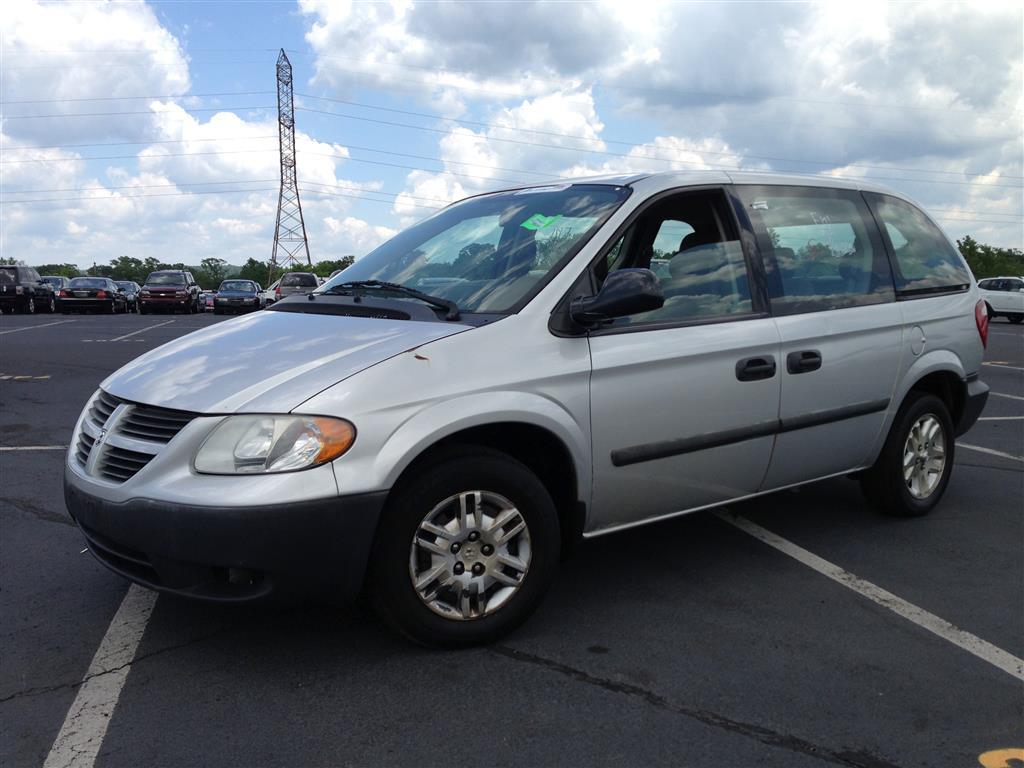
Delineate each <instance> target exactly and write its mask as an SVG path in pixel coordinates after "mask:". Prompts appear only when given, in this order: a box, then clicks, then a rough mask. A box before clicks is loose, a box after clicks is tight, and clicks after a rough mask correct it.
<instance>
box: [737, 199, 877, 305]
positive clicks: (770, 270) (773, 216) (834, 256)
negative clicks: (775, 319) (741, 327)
mask: <svg viewBox="0 0 1024 768" xmlns="http://www.w3.org/2000/svg"><path fill="white" fill-rule="evenodd" d="M736 191H737V193H738V194H739V197H740V199H741V200H742V201H743V205H744V207H745V208H746V212H747V215H748V216H749V217H750V220H751V223H752V224H753V225H754V230H755V233H756V235H757V240H758V247H759V249H760V251H761V256H762V258H763V259H764V264H765V271H766V274H767V278H768V288H769V295H770V296H771V301H772V312H773V313H775V314H781V315H792V314H799V313H802V312H817V311H822V310H829V309H841V308H843V307H855V306H861V305H865V304H878V303H881V302H886V301H893V300H894V298H895V296H894V293H893V281H892V272H891V270H890V268H889V262H888V259H887V257H886V255H885V251H884V249H883V247H882V243H881V240H880V239H879V237H878V230H877V228H876V227H875V224H874V222H873V221H872V220H871V214H870V212H869V211H868V209H867V206H866V205H865V204H864V200H863V199H862V198H861V196H860V194H859V193H857V192H853V191H847V190H839V189H827V188H820V187H781V186H780V187H767V186H766V187H746V186H741V187H737V188H736Z"/></svg>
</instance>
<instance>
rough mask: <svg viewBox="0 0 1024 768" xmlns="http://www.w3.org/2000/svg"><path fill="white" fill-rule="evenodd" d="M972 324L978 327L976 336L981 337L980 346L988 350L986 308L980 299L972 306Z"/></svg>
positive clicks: (983, 301)
mask: <svg viewBox="0 0 1024 768" xmlns="http://www.w3.org/2000/svg"><path fill="white" fill-rule="evenodd" d="M974 323H975V325H977V326H978V335H979V336H980V337H981V346H982V347H984V348H985V349H988V307H987V305H986V304H985V300H984V299H980V300H979V301H978V303H977V304H975V305H974Z"/></svg>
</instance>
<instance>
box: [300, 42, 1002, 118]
mask: <svg viewBox="0 0 1024 768" xmlns="http://www.w3.org/2000/svg"><path fill="white" fill-rule="evenodd" d="M286 50H288V51H289V52H291V53H295V54H297V55H299V56H307V57H309V56H316V57H317V59H318V60H320V61H323V60H327V61H349V62H354V63H357V64H366V65H368V66H371V67H373V68H374V69H378V70H379V69H380V68H387V67H391V68H400V69H414V70H419V71H423V72H429V73H431V74H434V75H437V76H443V75H451V76H456V77H468V78H476V77H477V75H476V73H473V72H470V71H467V70H457V69H440V68H437V67H428V66H423V65H417V64H397V63H395V62H386V63H385V62H379V61H367V60H365V59H356V58H352V57H348V56H335V55H330V56H327V55H323V54H317V53H315V52H308V51H294V50H291V49H286ZM335 69H340V70H341V71H347V70H345V69H344V68H342V67H335ZM356 71H357V72H358V71H365V70H356ZM506 79H509V80H527V81H535V82H540V83H552V84H554V85H558V86H560V87H565V79H564V78H545V77H539V76H537V75H517V76H510V77H508V78H506ZM580 85H585V86H586V87H588V88H592V87H600V88H606V89H608V90H613V91H638V92H645V93H670V94H676V95H679V96H697V97H702V98H707V97H714V98H719V99H735V98H736V97H737V95H741V94H735V93H724V92H721V91H694V90H684V89H681V88H651V87H648V86H642V85H626V84H616V83H605V82H596V81H595V82H590V83H584V82H583V81H580ZM484 90H489V91H492V92H493V90H492V89H484ZM507 93H509V95H513V94H511V92H507ZM515 95H517V96H518V95H521V94H515ZM759 101H786V102H795V103H806V104H826V105H829V106H843V107H854V108H857V109H879V110H882V109H885V110H893V109H903V110H923V111H932V112H954V113H959V112H963V113H967V114H993V115H1000V116H1009V115H1013V114H1016V111H1014V112H994V111H989V112H986V111H983V110H975V109H952V108H950V107H949V106H948V105H946V106H941V107H925V106H917V105H908V104H877V103H875V104H863V103H859V102H852V101H836V100H833V99H809V98H797V97H793V96H768V97H765V98H763V99H759Z"/></svg>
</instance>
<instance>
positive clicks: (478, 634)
mask: <svg viewBox="0 0 1024 768" xmlns="http://www.w3.org/2000/svg"><path fill="white" fill-rule="evenodd" d="M470 490H482V491H490V492H493V493H497V494H500V495H501V496H504V497H505V498H506V499H508V500H509V501H511V502H512V503H513V504H514V505H515V507H516V509H517V510H518V511H519V513H520V514H521V515H522V518H523V520H524V521H525V522H526V526H527V530H528V532H529V536H530V547H531V557H530V561H529V568H528V569H527V571H526V575H525V576H524V577H523V578H522V580H521V582H520V586H519V588H518V590H517V591H516V592H515V593H514V594H513V595H512V596H511V597H510V598H509V599H508V600H507V602H505V603H504V604H502V605H501V606H500V607H498V608H497V609H496V610H495V611H494V612H493V613H490V614H486V615H484V616H480V617H477V618H473V619H469V620H458V619H452V618H445V617H443V616H441V615H439V614H437V613H435V612H434V611H433V610H431V609H430V608H429V607H427V605H426V604H424V602H423V601H422V600H421V599H420V597H419V595H418V594H417V592H416V591H415V588H414V586H413V584H412V579H411V577H410V573H409V556H410V550H411V547H412V544H413V540H414V536H415V535H416V532H417V530H418V529H419V525H420V523H421V522H422V521H423V519H424V518H425V517H426V516H427V515H428V513H430V511H431V510H432V509H433V508H434V507H435V506H437V505H438V504H440V503H441V502H442V501H444V500H445V499H447V498H449V497H451V496H453V495H456V494H458V493H461V492H465V491H470ZM560 547H561V533H560V530H559V523H558V514H557V512H556V511H555V505H554V502H552V500H551V496H550V494H549V493H548V491H547V489H546V488H545V487H544V485H543V484H542V483H541V482H540V480H539V479H538V478H537V476H536V475H534V474H533V472H531V471H530V470H529V469H528V468H527V467H526V466H524V465H523V464H521V463H520V462H518V461H516V460H515V459H513V458H511V457H510V456H506V455H505V454H503V453H499V452H497V451H492V450H489V449H485V448H479V447H463V448H458V449H452V450H450V451H447V452H445V453H444V454H443V455H439V456H438V457H437V458H435V459H434V460H432V461H428V462H425V463H424V464H423V465H421V466H420V467H418V468H417V469H416V470H414V474H413V475H412V476H411V477H410V478H409V479H408V480H404V481H403V482H402V483H401V484H400V485H399V486H397V487H396V488H395V490H394V491H393V493H392V495H391V498H390V499H389V501H388V504H387V507H386V508H385V510H384V513H383V515H382V517H381V521H380V524H379V526H378V528H377V535H376V538H375V541H374V545H373V550H372V552H371V556H370V567H369V569H368V578H367V586H368V590H367V591H368V593H369V597H370V600H371V603H372V605H373V606H374V608H375V609H376V611H377V613H378V614H379V615H380V616H381V618H382V619H384V621H386V622H387V623H388V624H390V625H391V626H393V627H394V628H395V629H397V630H398V631H399V632H401V633H402V634H404V635H405V636H406V637H408V638H409V639H411V640H413V641H414V642H416V643H419V644H421V645H426V646H431V647H440V648H464V647H467V646H473V645H482V644H486V643H490V642H493V641H494V640H497V639H498V638H500V637H502V636H504V635H506V634H508V633H509V632H511V631H512V630H513V629H515V628H516V627H518V626H519V625H520V624H522V623H523V622H524V621H525V620H526V619H527V618H529V616H530V615H531V614H532V613H533V612H534V610H536V608H537V606H538V605H540V602H541V600H542V599H543V597H544V594H545V593H546V592H547V589H548V587H549V586H550V584H551V581H552V579H553V578H554V576H555V572H556V570H557V566H558V560H559V552H560Z"/></svg>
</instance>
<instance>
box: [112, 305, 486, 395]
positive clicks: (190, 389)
mask: <svg viewBox="0 0 1024 768" xmlns="http://www.w3.org/2000/svg"><path fill="white" fill-rule="evenodd" d="M469 329H470V326H467V325H462V324H459V323H450V322H449V323H440V322H438V323H435V322H417V321H411V320H384V319H378V318H362V317H339V316H337V315H314V314H302V313H298V312H272V311H270V312H256V313H253V314H249V315H246V316H244V317H240V318H237V319H235V320H229V321H227V322H223V323H219V324H217V325H214V326H211V327H209V328H205V329H203V330H201V331H196V332H195V333H191V334H189V335H187V336H182V337H181V338H180V339H176V340H174V341H172V342H170V343H168V344H164V345H163V346H162V347H158V348H157V349H154V350H153V351H151V352H148V353H146V354H145V355H143V356H142V357H139V358H137V359H135V360H133V361H132V362H130V363H128V365H126V366H124V367H123V368H121V369H120V370H118V371H117V372H115V373H114V374H112V375H111V376H109V377H108V378H107V379H106V380H104V381H103V383H102V384H101V385H100V386H101V387H103V389H104V390H105V391H107V392H109V393H110V394H112V395H115V396H116V397H120V398H124V399H125V400H131V401H134V402H137V403H147V404H150V405H159V406H163V407H164V408H175V409H180V410H183V411H193V412H198V413H231V412H236V411H243V412H269V413H286V412H288V411H290V410H292V409H293V408H296V407H297V406H298V405H300V404H301V403H302V402H304V401H305V400H308V399H309V398H310V397H312V396H313V395H315V394H317V393H318V392H321V391H323V390H324V389H326V388H327V387H330V386H332V385H333V384H336V383H337V382H339V381H341V380H342V379H346V378H348V377H349V376H352V375H353V374H355V373H358V372H359V371H361V370H363V369H364V368H368V367H370V366H371V365H374V364H376V363H379V362H380V361H382V360H386V359H387V358H389V357H393V356H394V355H397V354H400V353H402V352H405V351H408V350H410V349H415V348H416V347H419V346H421V345H423V344H427V343H429V342H431V341H436V340H437V339H441V338H444V337H445V336H451V335H452V334H455V333H459V332H462V331H466V330H469Z"/></svg>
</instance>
